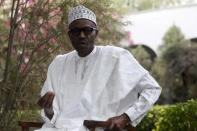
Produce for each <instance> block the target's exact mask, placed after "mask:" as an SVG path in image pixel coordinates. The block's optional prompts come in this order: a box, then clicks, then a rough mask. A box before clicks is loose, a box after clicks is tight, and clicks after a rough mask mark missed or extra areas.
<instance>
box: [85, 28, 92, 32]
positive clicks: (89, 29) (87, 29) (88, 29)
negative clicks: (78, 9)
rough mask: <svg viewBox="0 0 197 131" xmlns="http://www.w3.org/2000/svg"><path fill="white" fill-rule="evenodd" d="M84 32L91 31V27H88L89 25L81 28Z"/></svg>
mask: <svg viewBox="0 0 197 131" xmlns="http://www.w3.org/2000/svg"><path fill="white" fill-rule="evenodd" d="M83 30H84V31H85V32H92V31H93V29H92V28H89V27H86V28H84V29H83Z"/></svg>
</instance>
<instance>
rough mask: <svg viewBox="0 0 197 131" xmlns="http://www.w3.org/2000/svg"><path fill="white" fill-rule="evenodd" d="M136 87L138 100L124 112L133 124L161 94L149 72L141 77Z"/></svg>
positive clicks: (136, 122)
mask: <svg viewBox="0 0 197 131" xmlns="http://www.w3.org/2000/svg"><path fill="white" fill-rule="evenodd" d="M136 88H137V90H138V92H139V98H138V101H136V102H135V103H134V105H133V106H131V107H130V108H129V109H128V110H127V111H126V112H125V113H126V114H127V115H128V116H129V118H130V120H131V124H132V125H133V126H136V125H137V124H138V123H139V122H140V121H141V120H142V118H143V117H144V116H145V115H146V113H147V111H148V110H149V109H150V108H151V107H152V105H153V104H154V103H155V102H156V100H157V99H158V98H159V96H160V94H161V87H160V86H159V85H158V83H157V82H156V81H155V79H154V78H153V77H152V76H151V75H150V74H149V73H146V74H145V75H144V76H143V77H142V79H141V80H140V81H139V83H138V84H137V85H136Z"/></svg>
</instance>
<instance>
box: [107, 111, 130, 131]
mask: <svg viewBox="0 0 197 131" xmlns="http://www.w3.org/2000/svg"><path fill="white" fill-rule="evenodd" d="M107 121H108V122H110V123H111V124H110V127H109V129H106V130H105V131H121V130H122V129H124V128H125V127H126V126H127V125H128V124H129V122H130V119H129V117H128V116H127V114H125V113H123V114H122V115H120V116H115V117H111V118H109V119H108V120H107Z"/></svg>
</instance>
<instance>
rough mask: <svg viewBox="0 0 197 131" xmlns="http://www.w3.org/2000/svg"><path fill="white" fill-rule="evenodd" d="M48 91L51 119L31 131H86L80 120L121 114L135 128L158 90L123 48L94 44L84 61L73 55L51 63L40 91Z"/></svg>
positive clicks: (156, 95) (102, 118)
mask: <svg viewBox="0 0 197 131" xmlns="http://www.w3.org/2000/svg"><path fill="white" fill-rule="evenodd" d="M48 91H53V92H54V93H55V98H54V101H53V110H54V116H53V118H52V119H51V120H49V119H48V118H47V117H46V116H45V114H44V112H43V111H42V116H43V118H44V121H45V124H44V125H43V127H42V128H41V129H39V130H36V131H85V130H86V129H85V127H84V126H83V121H84V120H85V119H86V120H102V121H104V120H107V119H108V118H109V117H113V116H117V115H120V114H122V113H126V114H127V115H128V116H129V118H130V120H131V121H132V122H131V124H132V125H133V126H136V125H137V124H138V123H139V122H140V121H141V119H142V118H143V117H144V115H145V114H146V112H147V111H148V110H149V109H150V108H151V106H152V105H153V104H154V103H155V101H156V100H157V99H158V97H159V95H160V93H161V88H160V86H159V85H158V84H157V82H156V81H155V80H154V79H153V78H152V76H151V75H150V74H149V73H148V71H146V70H145V69H144V68H143V67H142V66H141V65H140V64H139V63H138V62H137V61H136V60H135V58H134V57H133V56H132V55H131V54H130V53H129V52H128V51H127V50H125V49H122V48H119V47H114V46H95V48H94V50H93V51H92V52H91V53H90V54H89V55H88V56H86V57H79V56H78V54H77V52H76V51H72V52H70V53H68V54H65V55H58V56H57V57H56V58H55V59H54V60H53V62H52V63H51V64H50V66H49V69H48V73H47V79H46V81H45V84H44V86H43V89H42V91H41V95H42V96H43V95H44V94H45V93H46V92H48Z"/></svg>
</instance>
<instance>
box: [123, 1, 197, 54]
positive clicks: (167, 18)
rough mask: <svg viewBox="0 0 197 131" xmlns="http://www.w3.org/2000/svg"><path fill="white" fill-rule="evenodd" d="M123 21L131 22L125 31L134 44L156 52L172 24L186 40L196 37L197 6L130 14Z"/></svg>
mask: <svg viewBox="0 0 197 131" xmlns="http://www.w3.org/2000/svg"><path fill="white" fill-rule="evenodd" d="M124 21H131V22H132V25H129V26H127V27H126V28H125V30H127V31H131V32H132V33H131V34H132V36H131V37H132V39H133V41H134V43H143V44H146V45H148V46H150V47H151V48H152V49H154V50H155V51H156V52H157V50H158V46H159V45H160V44H161V43H162V38H163V36H164V34H165V33H166V31H167V30H168V29H169V27H170V26H172V25H173V24H174V25H176V26H178V27H179V28H180V29H181V31H182V32H183V34H184V35H185V37H186V38H187V39H189V38H193V37H197V5H192V6H182V7H177V8H171V9H162V10H155V11H147V12H141V13H137V14H131V15H129V16H126V17H125V18H124Z"/></svg>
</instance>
